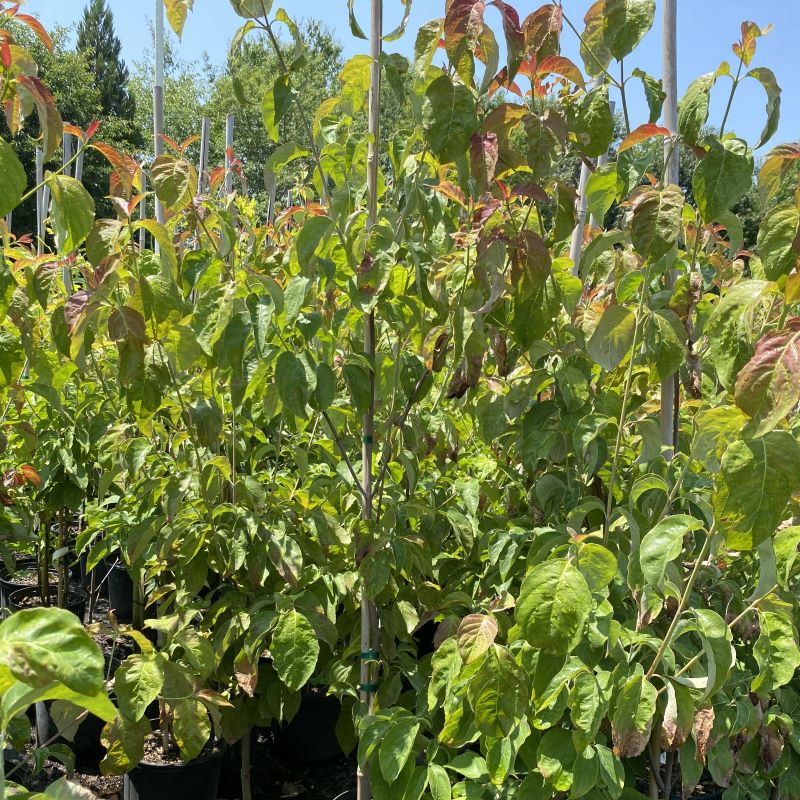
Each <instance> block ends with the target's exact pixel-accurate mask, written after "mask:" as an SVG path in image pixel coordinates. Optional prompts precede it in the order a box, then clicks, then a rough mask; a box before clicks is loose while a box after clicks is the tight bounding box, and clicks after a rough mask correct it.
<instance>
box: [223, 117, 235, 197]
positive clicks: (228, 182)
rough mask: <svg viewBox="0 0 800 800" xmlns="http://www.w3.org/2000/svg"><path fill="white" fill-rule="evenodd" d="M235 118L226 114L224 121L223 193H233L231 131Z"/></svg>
mask: <svg viewBox="0 0 800 800" xmlns="http://www.w3.org/2000/svg"><path fill="white" fill-rule="evenodd" d="M234 125H235V117H234V116H233V114H228V116H227V117H226V119H225V193H226V194H230V193H231V192H232V191H233V131H234Z"/></svg>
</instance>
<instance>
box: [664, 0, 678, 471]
mask: <svg viewBox="0 0 800 800" xmlns="http://www.w3.org/2000/svg"><path fill="white" fill-rule="evenodd" d="M663 10H664V17H663V54H662V55H663V69H664V93H665V94H666V96H667V97H666V100H665V101H664V125H665V127H666V128H668V129H669V131H670V133H672V136H671V137H670V138H669V139H667V140H666V141H665V142H664V159H665V164H664V168H665V169H664V185H665V186H668V185H670V184H675V185H677V184H678V182H679V180H680V154H679V152H678V141H677V132H678V46H677V27H678V2H677V0H664V7H663ZM666 279H667V285H668V286H669V287H672V286H673V285H674V283H675V275H674V272H673V271H670V272H668V273H667V275H666ZM678 403H679V397H678V380H677V375H671V376H670V377H669V378H667V379H665V380H664V381H663V383H662V384H661V412H660V422H661V441H662V443H663V444H664V445H665V446H666V448H667V450H666V457H667V459H668V460H671V459H672V455H673V452H674V449H675V447H677V424H676V423H677V416H678V415H677V413H676V411H677V410H678Z"/></svg>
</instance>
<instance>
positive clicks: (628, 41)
mask: <svg viewBox="0 0 800 800" xmlns="http://www.w3.org/2000/svg"><path fill="white" fill-rule="evenodd" d="M603 13H604V16H605V21H604V26H603V41H604V43H605V46H606V47H607V48H608V49H609V51H610V52H611V55H613V56H614V58H616V59H617V61H619V60H620V59H622V58H625V56H627V55H629V54H630V53H632V52H633V51H634V49H635V48H636V46H637V45H638V44H639V42H641V41H642V39H643V38H644V36H645V34H646V33H647V32H648V31H649V30H650V28H652V27H653V19H654V18H655V13H656V3H655V0H605V3H604V7H603Z"/></svg>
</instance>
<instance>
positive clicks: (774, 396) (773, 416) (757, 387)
mask: <svg viewBox="0 0 800 800" xmlns="http://www.w3.org/2000/svg"><path fill="white" fill-rule="evenodd" d="M735 397H736V405H737V406H739V408H741V409H742V411H744V412H745V413H746V414H748V415H749V416H750V417H751V418H752V420H753V424H754V425H755V426H756V431H755V433H756V436H763V435H764V434H765V433H768V432H769V431H771V430H773V429H774V428H775V427H776V426H777V425H779V424H780V423H781V421H782V420H784V419H785V418H786V417H788V416H789V415H790V414H792V413H793V412H794V411H795V409H796V408H797V406H798V404H800V318H798V317H795V318H794V319H790V320H789V321H788V322H787V323H786V327H785V328H784V329H783V330H781V331H773V332H772V333H768V334H767V335H766V336H765V337H764V338H763V339H761V341H759V343H758V344H757V345H756V351H755V353H754V354H753V357H752V358H751V359H750V361H748V363H747V364H745V365H744V367H743V368H742V370H741V371H740V372H739V375H738V377H737V378H736V391H735Z"/></svg>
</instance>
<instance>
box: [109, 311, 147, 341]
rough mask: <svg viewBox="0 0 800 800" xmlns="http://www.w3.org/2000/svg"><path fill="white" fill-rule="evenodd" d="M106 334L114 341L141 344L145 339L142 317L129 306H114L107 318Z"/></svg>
mask: <svg viewBox="0 0 800 800" xmlns="http://www.w3.org/2000/svg"><path fill="white" fill-rule="evenodd" d="M108 335H109V336H110V337H111V338H112V339H113V340H114V341H115V342H131V343H136V344H142V343H143V342H144V341H145V340H146V339H147V334H146V331H145V323H144V317H143V316H142V315H141V314H140V313H139V312H138V311H136V309H134V308H130V307H129V306H123V307H122V308H115V309H114V310H113V311H112V312H111V315H110V316H109V318H108Z"/></svg>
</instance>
